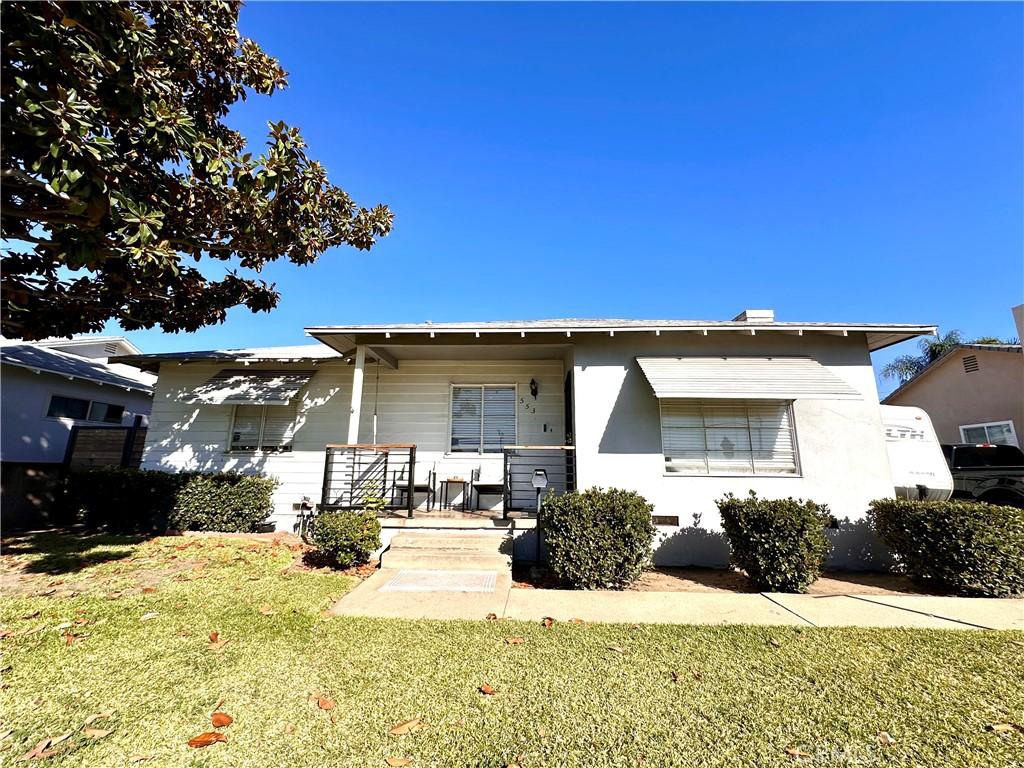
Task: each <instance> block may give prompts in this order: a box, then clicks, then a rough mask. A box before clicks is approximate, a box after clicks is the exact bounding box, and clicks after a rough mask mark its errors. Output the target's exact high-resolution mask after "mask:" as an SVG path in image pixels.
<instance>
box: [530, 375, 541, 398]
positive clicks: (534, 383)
mask: <svg viewBox="0 0 1024 768" xmlns="http://www.w3.org/2000/svg"><path fill="white" fill-rule="evenodd" d="M539 391H540V387H538V386H537V380H536V379H530V394H531V395H533V399H534V400H536V399H537V393H538V392H539Z"/></svg>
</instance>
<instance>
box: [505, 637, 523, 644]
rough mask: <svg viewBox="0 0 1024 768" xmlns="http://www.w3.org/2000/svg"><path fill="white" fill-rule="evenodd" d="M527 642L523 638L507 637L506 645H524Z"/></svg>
mask: <svg viewBox="0 0 1024 768" xmlns="http://www.w3.org/2000/svg"><path fill="white" fill-rule="evenodd" d="M525 642H526V641H525V640H524V639H523V638H521V637H506V638H505V645H522V644H523V643H525Z"/></svg>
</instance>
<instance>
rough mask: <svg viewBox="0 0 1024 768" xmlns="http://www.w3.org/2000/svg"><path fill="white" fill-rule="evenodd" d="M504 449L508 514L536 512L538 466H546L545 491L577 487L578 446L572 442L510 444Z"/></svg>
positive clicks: (504, 505)
mask: <svg viewBox="0 0 1024 768" xmlns="http://www.w3.org/2000/svg"><path fill="white" fill-rule="evenodd" d="M504 453H505V470H504V477H505V498H504V500H503V501H504V504H503V509H504V513H505V516H506V517H507V516H508V513H509V512H528V513H532V514H537V489H536V488H535V487H534V485H533V478H534V473H535V471H536V470H544V473H545V475H546V477H547V482H548V484H547V487H546V488H545V489H544V490H543V494H544V495H546V494H549V493H553V494H556V495H558V494H562V493H565V492H566V491H574V490H576V447H575V446H573V445H510V446H506V447H505V449H504Z"/></svg>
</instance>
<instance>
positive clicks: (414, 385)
mask: <svg viewBox="0 0 1024 768" xmlns="http://www.w3.org/2000/svg"><path fill="white" fill-rule="evenodd" d="M223 367H225V366H223V365H220V364H206V363H190V364H187V365H177V364H175V363H170V364H166V363H165V364H164V365H162V366H161V368H160V377H159V379H158V381H157V385H156V394H155V397H154V403H153V412H152V414H151V416H150V426H149V432H148V434H147V439H146V449H145V452H144V454H143V459H142V467H143V468H144V469H163V470H167V471H180V470H201V471H211V472H212V471H225V470H237V471H241V472H251V473H258V474H264V475H269V476H274V477H276V478H277V479H278V480H279V481H280V486H279V487H278V489H277V491H276V493H275V497H274V504H275V513H274V516H273V518H272V522H273V523H274V524H275V525H276V527H277V529H278V530H292V529H293V526H294V525H295V521H296V516H297V512H296V510H295V508H294V505H295V504H297V503H298V502H299V501H300V500H301V499H302V497H303V496H308V497H309V498H310V499H311V500H312V501H313V503H318V502H319V501H320V495H321V490H322V486H323V473H324V446H326V445H327V444H329V443H345V442H346V436H347V434H348V419H349V409H350V404H351V397H352V370H353V368H352V366H349V365H346V364H345V363H344V362H343V361H339V360H332V361H330V362H325V363H320V364H319V365H317V366H316V369H317V372H316V374H315V375H314V376H313V378H312V379H311V380H310V382H309V384H308V385H307V386H306V387H304V388H303V390H302V391H300V393H299V396H298V404H297V407H296V417H297V420H296V429H295V436H294V440H293V444H292V445H293V449H292V451H290V452H288V453H279V454H266V455H264V454H261V453H253V452H248V453H230V452H228V450H227V448H228V432H229V430H230V428H231V406H229V405H197V404H194V403H191V402H189V401H188V393H189V392H190V391H191V390H193V389H194V388H195V387H197V386H198V385H200V384H202V383H203V382H205V381H206V380H207V379H209V378H210V377H211V376H213V375H214V374H216V373H217V372H218V371H219V370H220V369H221V368H223ZM273 367H275V366H272V365H259V366H257V365H254V366H252V369H253V370H256V369H258V368H273ZM276 367H277V368H283V367H291V368H295V369H302V368H307V369H308V368H309V365H308V364H294V365H291V366H280V365H278V366H276ZM563 371H564V365H563V363H562V361H561V360H448V361H445V360H402V361H401V363H400V365H399V367H398V368H397V369H391V368H387V367H384V366H381V368H380V371H379V384H378V371H377V367H376V365H375V364H368V365H367V366H366V373H365V377H364V381H363V398H362V406H361V419H360V424H359V442H362V443H370V442H378V443H415V444H416V446H417V465H418V466H417V474H418V475H420V476H422V473H423V472H424V471H425V470H426V469H427V468H429V466H430V465H432V464H436V465H437V472H438V475H439V476H442V477H443V476H445V475H459V476H462V477H468V476H469V473H470V471H471V470H472V469H473V468H474V467H478V466H481V467H483V470H484V472H483V474H484V477H490V476H493V477H497V478H500V477H501V471H502V462H503V457H502V456H501V455H500V454H497V455H488V456H478V455H472V454H454V455H449V454H447V453H446V451H447V447H448V445H447V444H448V418H449V402H450V388H451V385H452V384H515V385H516V386H517V390H518V397H519V398H520V399H521V400H522V403H520V404H519V407H518V411H517V413H518V425H517V428H518V440H519V442H520V443H523V444H527V443H528V444H531V445H560V444H561V443H562V441H563V439H564V432H565V428H564V425H563V421H564V407H563V400H564V398H563V391H564V390H563V375H564V374H563ZM531 379H535V380H536V381H537V383H538V386H539V393H538V397H537V398H536V400H534V398H533V397H532V396H531V395H530V393H529V392H530V388H529V384H530V380H531ZM375 404H376V409H377V413H378V417H377V435H376V441H374V435H373V412H374V406H375ZM275 407H281V406H275ZM457 501H459V502H460V501H461V500H460V499H457ZM484 502H485V503H491V502H493V503H494V504H495V506H500V498H498V497H484Z"/></svg>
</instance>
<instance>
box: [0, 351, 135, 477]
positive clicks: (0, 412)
mask: <svg viewBox="0 0 1024 768" xmlns="http://www.w3.org/2000/svg"><path fill="white" fill-rule="evenodd" d="M0 379H2V380H0V390H2V395H3V397H2V399H0V423H2V430H0V432H2V435H3V437H2V440H3V442H2V445H0V458H2V460H3V461H5V462H6V461H10V462H28V463H54V464H59V463H60V462H62V461H64V452H65V450H66V448H67V444H68V436H69V435H70V434H71V427H72V426H73V425H74V424H76V423H79V424H82V425H89V426H97V422H92V421H84V420H83V421H78V422H76V421H75V420H73V419H54V418H50V417H48V416H47V415H46V411H47V409H48V408H49V405H50V397H51V396H52V395H64V396H66V397H77V398H81V399H84V400H99V401H101V402H104V403H113V404H115V405H123V406H124V408H125V412H124V416H123V417H122V419H121V424H123V425H125V426H131V424H132V421H133V420H134V418H135V416H136V414H141V415H145V414H148V413H149V410H150V405H151V400H150V396H149V395H147V394H144V393H141V392H127V391H126V390H123V389H121V388H120V387H115V386H111V385H109V384H108V385H103V386H101V385H99V384H94V383H92V382H89V381H83V380H81V379H73V380H69V379H66V378H64V377H63V376H56V375H54V374H51V373H45V372H42V373H38V374H37V373H33V372H32V371H29V370H26V369H24V368H20V367H18V366H13V365H5V366H3V372H2V377H0Z"/></svg>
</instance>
